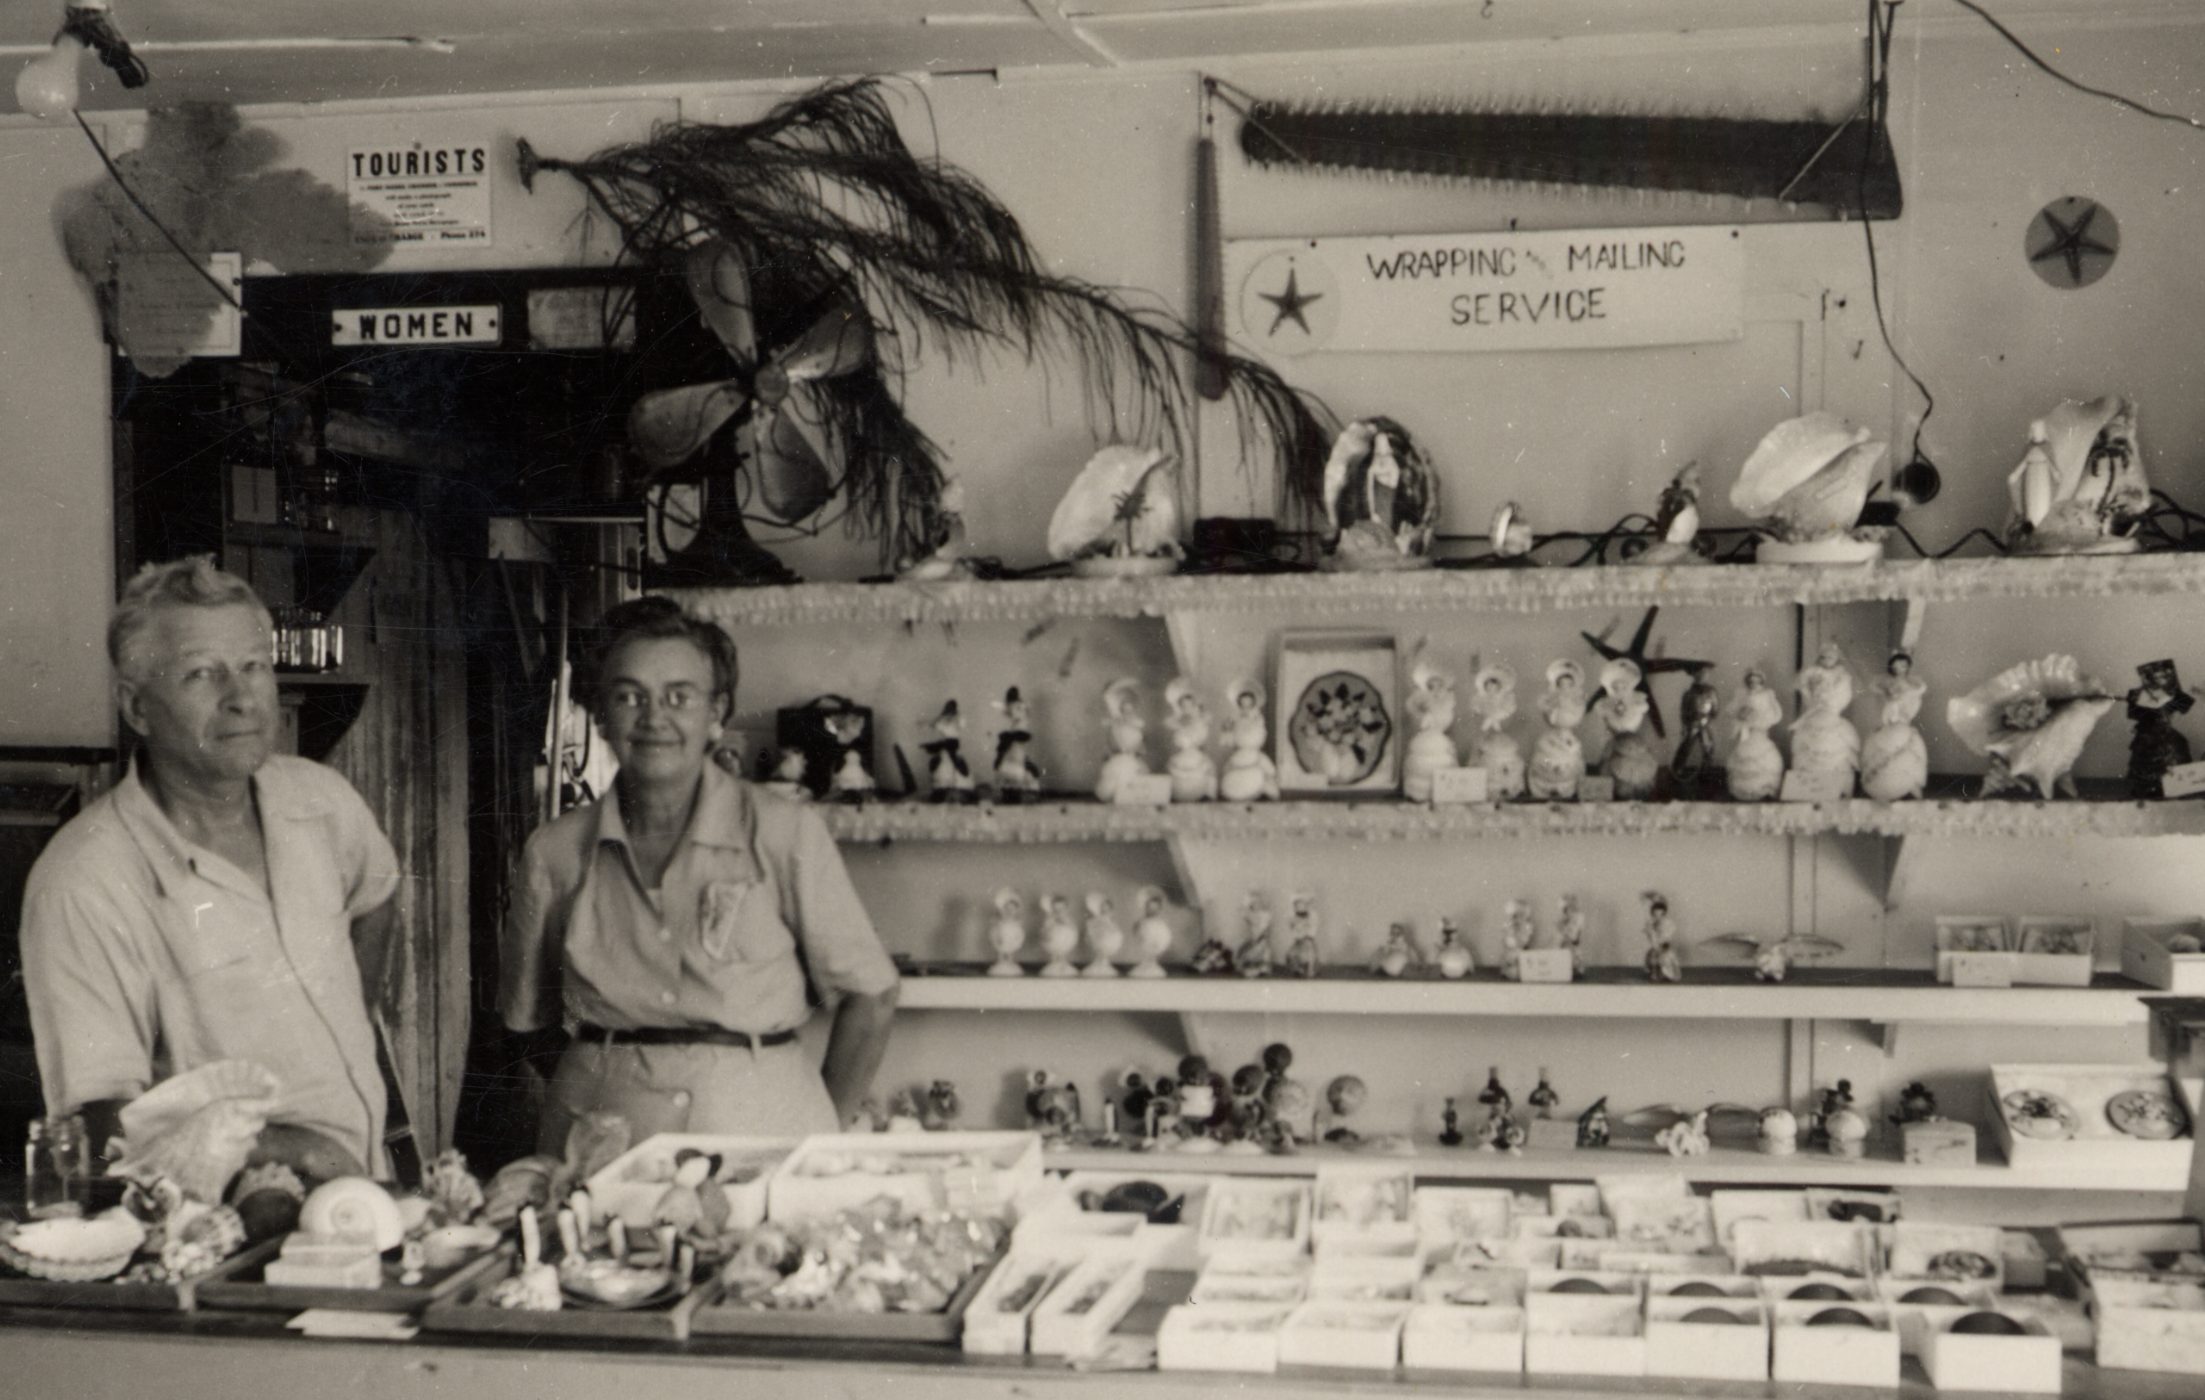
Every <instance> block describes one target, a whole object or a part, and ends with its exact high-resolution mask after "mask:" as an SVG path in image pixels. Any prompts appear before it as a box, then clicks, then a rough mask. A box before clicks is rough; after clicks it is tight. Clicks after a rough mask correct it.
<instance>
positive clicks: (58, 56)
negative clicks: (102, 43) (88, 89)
mask: <svg viewBox="0 0 2205 1400" xmlns="http://www.w3.org/2000/svg"><path fill="white" fill-rule="evenodd" d="M83 57H84V41H83V40H81V39H79V38H77V37H76V36H75V35H73V34H64V35H62V36H61V37H60V38H58V39H56V40H54V46H53V47H52V48H50V49H48V50H46V52H44V53H42V54H40V55H39V56H38V57H36V58H34V59H32V60H31V61H30V62H29V63H26V64H24V65H23V71H22V72H20V73H18V74H16V75H15V105H16V106H18V107H20V108H22V109H23V110H24V111H26V112H28V113H30V114H31V115H32V116H34V117H36V118H38V119H39V120H40V121H44V122H57V121H60V120H61V119H62V118H64V117H66V116H68V115H69V114H70V113H71V112H74V111H75V110H76V109H77V97H78V94H79V92H80V91H81V88H80V85H79V84H78V82H77V69H78V67H79V66H80V61H81V60H82V59H83Z"/></svg>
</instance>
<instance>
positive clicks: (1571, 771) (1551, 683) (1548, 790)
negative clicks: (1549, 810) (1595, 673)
mask: <svg viewBox="0 0 2205 1400" xmlns="http://www.w3.org/2000/svg"><path fill="white" fill-rule="evenodd" d="M1539 713H1540V715H1541V716H1542V717H1544V718H1545V720H1546V722H1547V727H1546V732H1545V733H1543V734H1541V735H1540V736H1539V739H1538V742H1537V743H1535V744H1533V745H1532V747H1531V767H1530V769H1529V771H1528V772H1527V774H1526V775H1525V782H1526V785H1527V786H1528V787H1529V788H1530V791H1531V795H1532V796H1533V797H1535V798H1538V799H1540V800H1542V801H1550V802H1551V801H1557V800H1559V801H1563V802H1570V801H1575V800H1576V798H1577V784H1578V780H1579V779H1581V778H1583V777H1584V776H1585V746H1584V745H1583V744H1582V743H1580V742H1578V738H1577V726H1578V725H1579V724H1581V723H1583V722H1584V719H1585V668H1584V667H1582V666H1580V665H1578V664H1577V663H1576V662H1574V661H1571V660H1569V659H1567V658H1564V659H1563V660H1560V661H1556V662H1554V663H1552V664H1550V665H1549V666H1548V667H1547V693H1546V698H1545V699H1544V700H1541V701H1540V702H1539Z"/></svg>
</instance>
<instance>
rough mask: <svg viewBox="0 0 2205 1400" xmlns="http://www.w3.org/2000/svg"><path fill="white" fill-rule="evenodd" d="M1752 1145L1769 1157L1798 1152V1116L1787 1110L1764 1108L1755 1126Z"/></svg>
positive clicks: (1782, 1108)
mask: <svg viewBox="0 0 2205 1400" xmlns="http://www.w3.org/2000/svg"><path fill="white" fill-rule="evenodd" d="M1754 1145H1755V1146H1756V1147H1758V1148H1760V1149H1761V1150H1762V1151H1763V1152H1765V1153H1767V1154H1768V1155H1769V1156H1771V1157H1789V1156H1791V1155H1792V1154H1793V1153H1794V1152H1797V1151H1798V1150H1799V1115H1798V1114H1796V1113H1794V1112H1792V1111H1791V1110H1790V1109H1788V1108H1784V1107H1781V1106H1779V1107H1775V1108H1764V1109H1762V1110H1761V1116H1760V1118H1759V1119H1758V1120H1757V1121H1756V1124H1755V1137H1754Z"/></svg>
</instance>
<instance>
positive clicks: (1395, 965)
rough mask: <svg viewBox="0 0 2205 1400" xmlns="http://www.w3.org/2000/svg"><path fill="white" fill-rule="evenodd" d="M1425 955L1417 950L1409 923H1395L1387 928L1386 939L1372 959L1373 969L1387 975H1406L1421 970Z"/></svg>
mask: <svg viewBox="0 0 2205 1400" xmlns="http://www.w3.org/2000/svg"><path fill="white" fill-rule="evenodd" d="M1423 966H1424V955H1423V954H1422V953H1421V952H1419V951H1418V950H1417V946H1416V940H1415V939H1414V938H1413V937H1411V936H1410V933H1409V926H1408V925H1407V924H1402V923H1397V924H1393V925H1391V926H1390V927H1388V928H1387V930H1386V941H1385V943H1384V944H1383V945H1382V946H1381V947H1380V948H1379V949H1378V953H1377V956H1375V957H1373V958H1372V959H1371V971H1373V972H1376V973H1378V974H1380V975H1381V976H1385V977H1405V976H1407V975H1408V974H1409V973H1411V972H1417V971H1421V970H1422V969H1423Z"/></svg>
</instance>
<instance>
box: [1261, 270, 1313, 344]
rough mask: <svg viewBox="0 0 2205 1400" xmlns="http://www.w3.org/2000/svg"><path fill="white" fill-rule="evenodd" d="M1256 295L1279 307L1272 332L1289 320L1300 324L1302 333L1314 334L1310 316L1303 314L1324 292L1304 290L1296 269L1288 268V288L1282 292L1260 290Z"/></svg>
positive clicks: (1273, 321) (1272, 322) (1274, 332)
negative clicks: (1310, 326)
mask: <svg viewBox="0 0 2205 1400" xmlns="http://www.w3.org/2000/svg"><path fill="white" fill-rule="evenodd" d="M1256 295H1257V296H1259V297H1262V298H1263V299H1264V300H1265V301H1267V302H1270V303H1271V304H1272V305H1273V306H1275V307H1277V308H1278V312H1279V314H1278V315H1276V316H1274V317H1272V318H1271V330H1270V332H1269V333H1270V334H1274V335H1275V334H1277V333H1278V329H1279V327H1280V326H1283V325H1285V324H1286V323H1287V322H1288V321H1292V322H1293V323H1294V324H1295V325H1297V326H1300V327H1301V328H1302V334H1304V335H1309V334H1312V332H1311V331H1310V329H1309V318H1308V317H1307V316H1304V315H1303V314H1302V310H1303V308H1305V307H1307V306H1308V305H1309V304H1310V303H1311V302H1313V301H1317V300H1319V299H1321V298H1322V297H1323V296H1324V293H1323V292H1305V291H1303V290H1302V289H1301V284H1300V283H1299V282H1298V281H1296V273H1295V271H1294V269H1292V268H1288V269H1287V270H1286V290H1284V291H1282V292H1258V293H1256Z"/></svg>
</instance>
